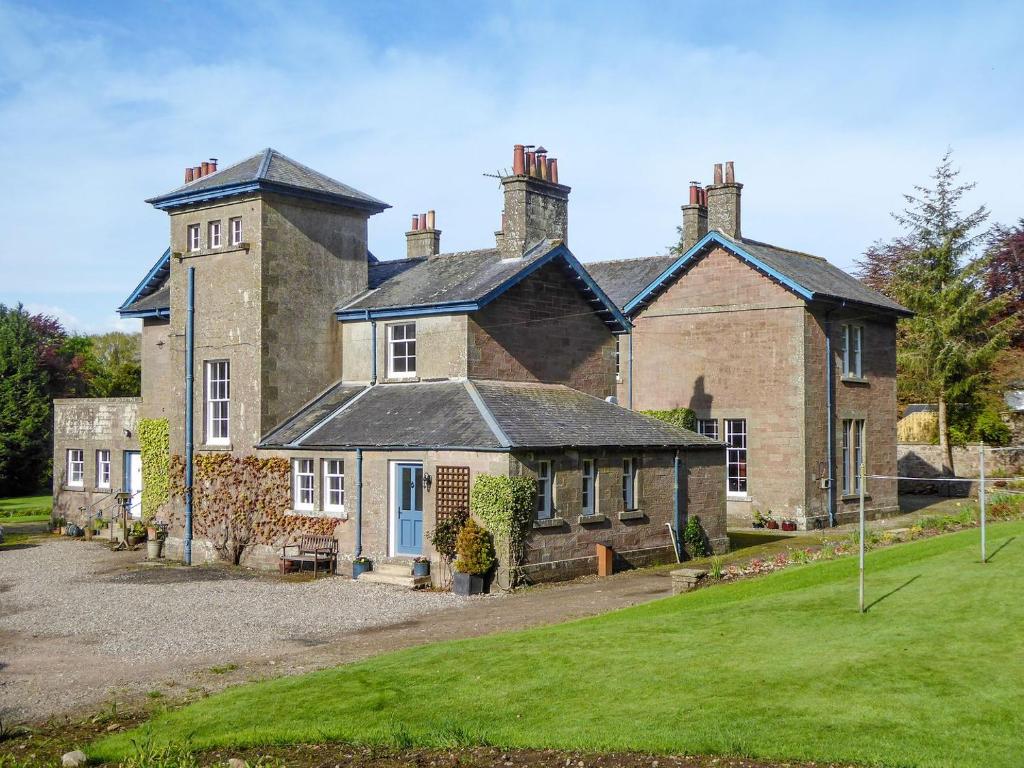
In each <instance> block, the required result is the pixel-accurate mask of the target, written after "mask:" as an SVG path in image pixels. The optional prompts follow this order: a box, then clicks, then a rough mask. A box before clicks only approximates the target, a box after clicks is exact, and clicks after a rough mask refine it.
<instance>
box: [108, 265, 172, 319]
mask: <svg viewBox="0 0 1024 768" xmlns="http://www.w3.org/2000/svg"><path fill="white" fill-rule="evenodd" d="M170 280H171V249H170V248H168V249H167V250H166V251H164V252H163V254H162V255H161V256H160V258H159V259H157V260H156V263H155V264H154V265H153V266H152V267H150V269H149V271H148V272H147V273H146V275H145V277H143V278H142V280H141V281H140V282H139V284H138V285H137V286H135V289H134V290H133V291H132V292H131V294H129V296H128V298H127V299H125V300H124V303H122V304H121V306H120V307H118V309H117V311H118V313H119V314H120V315H121V317H155V316H157V315H161V316H169V315H170V311H171V286H170Z"/></svg>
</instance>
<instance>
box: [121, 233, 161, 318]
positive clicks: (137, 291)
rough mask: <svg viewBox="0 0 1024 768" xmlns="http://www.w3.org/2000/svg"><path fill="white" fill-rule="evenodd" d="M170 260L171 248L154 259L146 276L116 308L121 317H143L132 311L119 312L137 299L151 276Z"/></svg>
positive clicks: (154, 275)
mask: <svg viewBox="0 0 1024 768" xmlns="http://www.w3.org/2000/svg"><path fill="white" fill-rule="evenodd" d="M170 262H171V249H170V248H168V249H167V250H166V251H164V252H163V254H162V255H161V256H160V258H159V259H157V260H156V264H154V265H153V266H152V267H150V269H149V272H147V273H146V276H145V277H144V278H142V280H141V281H140V282H139V284H138V285H137V286H135V290H134V291H132V293H131V295H130V296H129V297H128V298H127V299H125V300H124V302H123V303H122V304H121V306H120V307H118V308H117V310H118V312H119V313H120V314H121V317H144V315H136V314H134V313H128V312H121V310H122V309H124V308H125V307H127V306H128V305H129V304H131V303H132V302H134V301H135V300H136V299H138V298H139V296H141V295H142V292H143V291H144V290H146V288H148V287H149V283H150V282H151V281H152V280H153V278H155V277H156V276H157V275H158V274H159V273H160V272H161V270H163V269H164V268H169V264H170ZM144 311H145V310H144Z"/></svg>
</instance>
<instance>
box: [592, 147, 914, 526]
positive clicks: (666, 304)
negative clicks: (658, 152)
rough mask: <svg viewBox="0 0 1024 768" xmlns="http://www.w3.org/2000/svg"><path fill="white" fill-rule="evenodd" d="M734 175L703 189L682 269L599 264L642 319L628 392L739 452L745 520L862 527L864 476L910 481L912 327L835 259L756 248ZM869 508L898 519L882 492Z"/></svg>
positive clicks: (622, 301) (735, 507) (622, 389)
mask: <svg viewBox="0 0 1024 768" xmlns="http://www.w3.org/2000/svg"><path fill="white" fill-rule="evenodd" d="M742 187H743V185H742V184H739V183H737V182H736V181H735V177H734V171H733V166H732V163H727V164H726V167H725V172H724V174H723V168H722V166H721V165H717V166H715V173H714V183H713V184H711V185H709V186H707V187H706V188H701V187H700V186H699V185H697V184H696V183H693V184H692V185H691V188H690V200H689V203H688V204H687V205H685V206H683V208H682V211H683V226H682V236H683V239H682V248H683V253H682V254H681V255H678V256H675V255H669V256H657V257H651V258H640V259H626V260H620V261H610V262H603V263H598V264H589V265H588V269H589V271H590V273H591V274H592V275H593V276H594V278H595V279H596V280H597V282H598V284H599V285H600V286H601V287H602V288H604V290H605V292H606V293H607V294H608V296H609V297H611V298H612V299H613V300H614V301H615V302H616V304H617V305H618V306H619V307H620V309H621V310H622V311H623V313H624V314H625V315H626V316H627V317H628V318H629V320H630V322H631V324H632V329H631V332H630V334H628V335H624V336H620V337H619V341H620V346H619V354H618V356H617V357H618V360H619V366H618V377H617V383H618V394H619V398H620V400H621V402H622V403H624V404H626V405H628V406H629V407H630V408H636V409H638V410H646V409H665V408H678V407H687V408H691V409H693V411H694V412H695V414H696V416H697V429H698V431H699V432H701V434H704V435H706V436H708V437H711V438H712V439H715V440H722V441H724V442H725V443H726V445H727V446H728V447H727V456H728V458H727V470H726V471H727V499H728V501H727V504H728V516H729V520H730V522H732V523H734V524H737V525H748V524H750V521H751V518H752V517H753V515H754V513H755V512H760V513H762V514H766V513H768V512H769V511H770V512H771V513H772V515H773V517H774V518H775V519H776V520H779V519H780V518H789V519H792V520H794V521H795V522H796V523H797V525H798V527H800V528H812V527H822V526H827V525H834V524H839V523H844V522H849V521H850V520H852V519H854V518H855V517H856V515H857V510H858V508H859V478H858V472H857V467H858V466H859V464H860V460H861V457H863V460H864V462H865V465H866V475H868V476H870V475H886V476H895V475H896V474H897V471H896V418H897V405H896V322H897V320H898V319H899V318H900V317H904V316H907V315H909V314H910V313H909V312H908V310H906V309H904V308H903V307H901V306H900V305H898V304H896V303H895V302H893V301H891V300H889V299H888V298H886V297H885V296H883V295H881V294H879V293H877V292H875V291H873V290H871V289H869V288H868V287H867V286H865V285H864V284H862V283H861V282H859V281H858V280H856V279H855V278H853V277H851V276H850V275H848V274H846V273H845V272H843V271H842V270H840V269H839V268H837V267H835V266H834V265H832V264H830V263H829V262H828V261H826V260H825V259H823V258H821V257H818V256H812V255H810V254H806V253H801V252H798V251H794V250H791V249H788V248H780V247H778V246H774V245H768V244H767V243H763V242H759V241H756V240H752V239H750V238H747V237H744V236H743V235H742V234H741V220H740V219H741V217H740V210H741V208H740V202H741V191H742ZM865 493H866V497H867V509H868V511H869V514H871V515H875V516H877V515H881V514H885V513H889V512H893V511H895V510H897V509H898V503H897V485H896V482H895V481H894V480H882V479H873V478H870V477H869V479H868V481H867V483H866V485H865Z"/></svg>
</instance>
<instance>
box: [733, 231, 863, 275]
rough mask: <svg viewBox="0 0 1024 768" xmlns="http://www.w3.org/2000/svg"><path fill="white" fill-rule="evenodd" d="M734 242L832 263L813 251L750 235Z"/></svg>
mask: <svg viewBox="0 0 1024 768" xmlns="http://www.w3.org/2000/svg"><path fill="white" fill-rule="evenodd" d="M736 242H738V243H740V244H743V243H751V244H752V245H763V246H764V247H766V248H774V249H775V250H777V251H785V252H786V253H792V254H794V255H795V256H806V257H807V258H809V259H817V260H818V261H823V262H825V263H826V264H832V262H831V261H829V260H828V259H826V258H825V257H824V256H817V255H815V254H813V253H807V251H798V250H796V249H795V248H787V247H786V246H784V245H775V244H774V243H766V242H765V241H764V240H754V239H753V238H752V237H741V238H740V239H739V240H738V241H736ZM832 266H835V265H834V264H832ZM836 268H837V269H838V267H836ZM845 271H846V270H843V272H845Z"/></svg>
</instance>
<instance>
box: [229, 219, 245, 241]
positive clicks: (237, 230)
mask: <svg viewBox="0 0 1024 768" xmlns="http://www.w3.org/2000/svg"><path fill="white" fill-rule="evenodd" d="M228 227H229V228H230V229H231V233H230V237H231V244H232V245H241V244H242V218H241V217H240V216H238V217H236V218H234V219H228Z"/></svg>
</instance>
